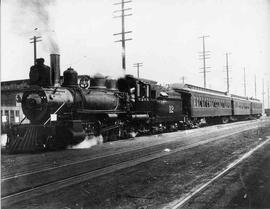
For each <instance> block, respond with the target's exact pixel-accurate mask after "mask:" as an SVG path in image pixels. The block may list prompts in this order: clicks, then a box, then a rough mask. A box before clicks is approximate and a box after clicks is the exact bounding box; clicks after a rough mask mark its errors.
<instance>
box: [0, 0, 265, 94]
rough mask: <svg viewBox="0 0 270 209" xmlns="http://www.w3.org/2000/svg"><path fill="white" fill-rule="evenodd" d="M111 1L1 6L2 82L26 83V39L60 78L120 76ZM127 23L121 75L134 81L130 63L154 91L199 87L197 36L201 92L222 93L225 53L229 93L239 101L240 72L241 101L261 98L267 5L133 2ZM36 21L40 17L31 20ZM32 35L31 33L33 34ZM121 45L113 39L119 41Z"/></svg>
mask: <svg viewBox="0 0 270 209" xmlns="http://www.w3.org/2000/svg"><path fill="white" fill-rule="evenodd" d="M116 2H117V0H61V1H60V0H58V1H57V0H48V1H46V0H39V1H37V0H2V8H1V9H2V14H1V15H2V18H1V21H2V30H1V33H2V34H1V39H2V40H1V41H2V44H1V45H2V47H1V50H2V53H1V58H2V68H1V78H2V80H16V79H24V78H28V73H29V68H30V66H31V65H32V64H33V45H32V44H30V43H29V41H30V40H29V38H31V37H32V36H33V35H41V36H42V42H39V43H38V57H44V58H45V59H46V63H47V64H48V65H49V60H48V58H49V54H50V53H51V52H53V51H55V50H56V48H54V47H52V45H51V44H50V43H52V42H54V41H55V43H57V45H58V47H59V52H60V55H61V71H62V72H63V71H64V70H65V69H66V68H67V67H69V66H71V67H73V68H75V70H77V71H78V73H79V74H89V75H93V74H95V73H97V72H101V73H103V74H104V75H109V76H111V77H118V76H121V75H122V69H121V44H120V43H115V42H114V41H115V40H118V37H115V36H113V34H114V33H118V32H121V24H120V19H119V18H113V11H114V10H117V9H120V6H115V5H113V3H116ZM126 7H131V8H132V10H131V13H132V16H130V17H127V18H126V30H132V31H133V33H132V34H128V35H127V36H128V38H132V39H133V40H132V41H129V42H127V43H126V45H127V46H126V54H127V73H128V74H134V75H136V69H135V68H134V67H133V63H136V62H142V63H143V67H142V68H141V71H140V75H141V77H144V78H147V79H152V80H157V81H158V82H159V83H161V84H166V83H173V82H180V81H181V77H182V76H185V81H186V82H187V83H191V84H194V85H199V86H203V74H202V73H200V71H201V70H200V69H199V68H200V67H202V66H203V65H202V61H201V60H199V59H198V58H199V52H200V51H202V39H200V38H199V37H200V36H202V35H209V36H210V37H209V38H206V40H205V41H206V50H208V51H211V59H209V60H207V66H210V67H211V69H210V71H211V72H210V73H208V74H207V87H210V88H214V89H218V90H223V91H225V90H226V80H225V78H226V74H225V71H224V70H225V68H224V65H225V53H226V52H230V53H231V55H230V56H229V64H230V66H231V67H232V68H231V72H230V74H231V78H232V79H231V92H232V93H235V94H239V95H243V94H244V87H243V83H244V79H243V77H244V73H243V68H244V67H245V68H246V77H247V79H246V80H247V93H248V96H254V89H255V88H254V76H255V75H256V76H257V95H258V97H259V98H261V95H262V79H263V78H265V89H267V82H268V83H269V80H270V79H269V78H270V1H269V0H133V1H132V3H128V4H127V5H126ZM37 14H39V15H37ZM35 28H38V29H37V30H34V29H35ZM119 38H120V37H119Z"/></svg>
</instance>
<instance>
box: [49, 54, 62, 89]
mask: <svg viewBox="0 0 270 209" xmlns="http://www.w3.org/2000/svg"><path fill="white" fill-rule="evenodd" d="M50 57H51V71H52V73H51V75H52V81H53V85H54V86H60V55H59V54H51V55H50Z"/></svg>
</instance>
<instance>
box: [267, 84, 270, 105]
mask: <svg viewBox="0 0 270 209" xmlns="http://www.w3.org/2000/svg"><path fill="white" fill-rule="evenodd" d="M267 104H268V106H267V107H268V108H270V105H269V81H268V83H267Z"/></svg>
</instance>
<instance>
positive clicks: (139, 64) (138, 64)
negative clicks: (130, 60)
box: [133, 62, 143, 78]
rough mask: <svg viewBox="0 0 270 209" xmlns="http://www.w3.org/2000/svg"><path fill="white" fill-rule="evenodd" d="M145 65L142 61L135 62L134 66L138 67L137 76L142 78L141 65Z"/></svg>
mask: <svg viewBox="0 0 270 209" xmlns="http://www.w3.org/2000/svg"><path fill="white" fill-rule="evenodd" d="M142 66H143V63H141V62H137V63H135V64H133V67H136V68H137V78H140V67H142Z"/></svg>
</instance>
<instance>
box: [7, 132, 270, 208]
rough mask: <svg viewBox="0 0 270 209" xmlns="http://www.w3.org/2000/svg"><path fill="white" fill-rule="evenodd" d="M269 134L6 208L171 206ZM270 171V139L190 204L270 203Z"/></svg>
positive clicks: (136, 168) (234, 140)
mask: <svg viewBox="0 0 270 209" xmlns="http://www.w3.org/2000/svg"><path fill="white" fill-rule="evenodd" d="M266 136H270V129H269V128H266V129H264V130H261V129H260V130H252V131H246V132H244V133H241V134H237V135H234V136H231V137H227V138H226V139H224V140H220V141H216V142H211V143H208V144H205V145H202V146H199V147H195V148H192V149H189V150H185V151H181V152H178V153H175V154H172V155H169V156H166V157H162V158H159V159H155V160H152V161H149V162H147V163H143V164H140V165H137V166H134V167H131V168H127V169H123V170H120V171H117V172H114V173H112V174H109V175H104V176H100V177H97V178H94V179H91V180H88V181H86V182H83V183H80V184H77V185H73V186H70V187H67V188H64V189H60V190H58V191H55V192H52V193H50V194H46V195H43V196H40V197H35V198H32V199H31V200H25V201H22V202H19V203H16V204H14V205H12V206H9V207H6V208H20V209H21V208H27V209H28V208H35V209H36V208H40V209H41V208H54V209H55V208H61V209H63V208H65V209H68V208H91V209H95V208H102V209H103V208H118V209H120V208H125V209H128V208H141V209H142V208H153V209H156V208H167V206H169V205H170V204H171V203H173V202H174V201H175V200H177V199H180V198H181V197H183V196H185V194H187V193H188V192H190V190H191V189H193V188H195V187H197V186H198V185H201V184H202V183H204V182H206V181H207V180H209V179H211V178H212V177H213V176H214V175H215V173H217V172H219V171H220V170H222V169H223V168H224V167H225V166H226V165H228V164H229V163H230V162H232V161H233V160H235V159H237V158H238V157H239V156H241V155H242V154H243V153H245V152H246V151H247V150H249V149H251V148H252V147H255V146H256V145H258V144H259V143H260V142H261V141H262V140H264V139H265V137H266ZM269 176H270V144H267V145H266V146H265V148H263V149H260V150H259V151H258V152H256V153H255V155H254V156H252V157H251V158H249V159H248V160H246V161H245V162H244V163H243V164H241V166H239V167H237V168H236V169H234V170H233V171H231V172H229V173H228V174H227V175H226V176H224V177H223V178H222V179H221V180H219V181H220V182H219V181H218V182H215V183H214V184H213V185H211V186H210V187H209V188H208V189H206V190H205V191H204V192H203V193H202V194H201V195H198V196H196V198H195V199H193V200H191V201H190V202H189V203H188V204H186V205H185V207H187V208H238V209H240V208H248V206H249V205H250V206H252V207H251V208H267V207H269V208H270V206H269V200H270V198H266V197H270V196H269V190H270V185H269V184H270V182H269ZM267 185H269V186H267ZM3 208H5V207H3Z"/></svg>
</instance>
